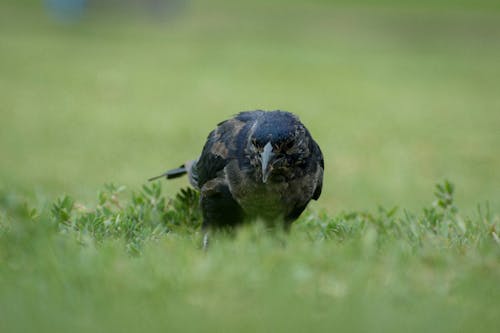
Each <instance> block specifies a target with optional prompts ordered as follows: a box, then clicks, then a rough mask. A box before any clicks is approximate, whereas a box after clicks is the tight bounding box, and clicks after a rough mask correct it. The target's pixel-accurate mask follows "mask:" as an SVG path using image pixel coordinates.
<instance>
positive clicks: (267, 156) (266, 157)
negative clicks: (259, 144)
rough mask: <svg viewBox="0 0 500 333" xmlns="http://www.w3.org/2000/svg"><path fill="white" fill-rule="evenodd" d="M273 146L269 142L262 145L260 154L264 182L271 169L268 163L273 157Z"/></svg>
mask: <svg viewBox="0 0 500 333" xmlns="http://www.w3.org/2000/svg"><path fill="white" fill-rule="evenodd" d="M273 156H274V153H273V146H272V145H271V142H268V143H266V145H265V146H264V150H263V151H262V153H261V154H260V157H261V160H262V182H263V183H266V182H267V178H268V177H269V173H270V172H271V170H272V166H271V165H270V164H269V161H270V160H271V159H272V158H273Z"/></svg>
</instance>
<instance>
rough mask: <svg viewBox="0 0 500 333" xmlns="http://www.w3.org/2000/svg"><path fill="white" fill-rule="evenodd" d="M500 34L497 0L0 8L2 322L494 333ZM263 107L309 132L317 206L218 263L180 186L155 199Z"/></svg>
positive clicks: (78, 328) (236, 245)
mask: <svg viewBox="0 0 500 333" xmlns="http://www.w3.org/2000/svg"><path fill="white" fill-rule="evenodd" d="M499 41H500V7H499V6H498V4H496V3H495V2H490V1H486V0H482V1H476V2H474V3H473V4H472V3H468V2H465V1H447V0H441V1H433V2H431V1H423V2H419V3H416V2H415V3H413V4H409V3H408V4H404V5H403V4H401V3H398V2H393V1H388V0H385V1H380V2H377V3H375V2H372V1H368V0H366V1H362V0H357V1H354V2H347V1H338V2H330V1H319V0H316V1H310V2H307V3H305V2H299V1H288V2H285V1H280V0H273V1H260V0H259V1H253V2H248V3H234V2H230V1H222V0H218V1H210V2H203V1H190V2H189V3H187V4H186V5H184V6H180V7H178V9H177V11H175V12H171V13H169V15H167V16H161V15H154V16H148V15H147V14H145V13H142V14H139V13H130V12H126V11H118V12H115V11H114V10H113V8H101V9H99V10H98V9H96V8H93V9H91V10H90V11H89V12H88V13H87V15H85V16H84V18H83V19H82V20H81V21H78V22H73V23H68V22H57V21H54V20H52V19H51V18H50V16H49V15H47V13H46V10H45V9H44V7H43V6H42V4H40V3H39V2H37V1H28V0H26V1H14V0H5V1H2V2H1V3H0V74H1V75H0V125H1V126H0V161H1V162H0V331H1V332H26V331H34V330H36V331H50V332H67V331H74V332H88V331H93V332H100V331H103V332H105V331H106V332H109V331H112V332H114V331H124V332H127V331H130V332H135V331H139V330H141V331H169V330H170V331H223V332H231V331H242V332H256V331H269V332H274V331H285V330H286V331H292V332H293V331H297V332H303V331H305V330H314V331H327V330H328V331H331V330H335V329H336V330H340V331H368V330H370V331H379V332H388V331H394V332H396V331H403V330H405V331H414V332H422V331H435V332H443V331H446V332H456V331H464V332H467V331H478V332H479V331H484V332H486V331H494V330H495V329H497V327H498V318H497V317H498V314H499V313H500V301H499V300H500V287H499V284H498V281H500V245H499V242H500V240H499V238H498V233H499V228H500V221H499V212H500V177H499V176H498V170H500V154H499V153H498V147H500V94H499V91H500V79H499V78H500V61H499V59H500V43H499ZM256 108H261V109H284V110H288V111H292V112H294V113H296V114H298V115H299V116H300V118H301V119H302V121H303V122H304V123H305V124H306V125H307V127H308V128H309V129H310V131H311V133H312V135H313V136H314V138H315V139H316V141H318V143H319V144H320V146H321V148H322V150H323V153H324V155H325V180H324V188H323V195H322V197H321V198H320V200H319V201H318V202H315V203H313V204H312V205H311V206H310V209H309V210H308V211H307V212H306V213H305V214H304V215H303V216H302V217H301V219H300V220H299V221H297V223H296V225H295V226H294V228H293V229H292V233H291V234H290V235H281V234H279V233H278V234H275V233H269V232H268V231H267V230H265V229H264V228H263V227H262V226H261V225H260V224H259V223H256V224H254V225H250V226H247V227H245V228H243V229H242V230H240V231H238V232H236V234H235V235H217V236H215V239H214V242H213V243H212V244H213V246H211V248H210V249H209V251H208V252H207V253H204V252H202V251H200V249H199V245H200V234H199V231H198V225H199V212H198V211H197V209H196V203H195V202H196V200H195V197H189V196H188V197H187V198H186V197H184V198H183V199H182V198H179V197H178V198H177V199H175V198H176V195H177V194H178V193H179V190H180V189H181V188H183V187H184V186H186V185H187V181H186V179H180V180H175V181H171V182H161V184H162V186H161V193H160V192H159V191H160V187H158V186H157V185H153V186H151V185H148V187H146V188H143V187H142V186H143V184H144V183H145V180H146V179H147V178H149V177H150V176H153V175H156V174H158V173H160V172H162V171H164V170H165V169H168V168H170V167H176V166H178V165H179V164H180V163H182V162H183V161H186V160H188V159H191V158H194V157H196V156H197V154H199V153H200V152H201V148H202V145H203V143H204V140H205V138H206V136H207V134H208V132H209V131H210V130H211V129H212V128H213V127H214V126H215V124H217V123H218V122H219V121H221V120H223V119H225V118H227V117H230V116H231V115H233V114H235V113H237V112H239V111H242V110H250V109H256ZM444 179H449V180H450V181H451V182H452V183H453V184H454V185H455V187H454V190H453V191H451V187H450V186H448V188H447V187H446V186H445V185H442V187H440V188H435V184H445V183H444ZM106 184H116V186H112V185H106ZM121 186H124V187H121ZM433 192H437V196H436V195H435V194H434V193H433ZM452 192H453V193H452ZM189 193H191V192H189ZM65 195H67V196H65ZM96 195H97V197H96ZM190 195H192V193H191V194H190ZM62 198H66V199H62ZM440 202H441V205H440ZM382 207H383V208H382ZM396 207H397V208H396Z"/></svg>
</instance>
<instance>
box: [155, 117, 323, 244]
mask: <svg viewBox="0 0 500 333" xmlns="http://www.w3.org/2000/svg"><path fill="white" fill-rule="evenodd" d="M323 171H324V160H323V154H322V153H321V149H320V148H319V146H318V144H317V143H316V142H315V141H314V140H313V138H312V137H311V134H310V133H309V131H308V130H307V128H306V127H305V126H304V125H303V124H302V123H301V122H300V120H299V118H298V117H297V116H295V115H294V114H292V113H290V112H286V111H280V110H276V111H262V110H256V111H244V112H240V113H238V114H237V115H236V116H235V117H233V118H231V119H228V120H225V121H223V122H221V123H219V124H218V125H217V127H216V128H215V129H214V130H213V131H212V132H210V134H209V135H208V138H207V141H206V143H205V146H204V147H203V150H202V152H201V155H200V156H199V158H198V159H197V160H193V161H189V162H187V163H185V164H183V165H181V166H180V167H179V168H176V169H172V170H169V171H167V172H166V173H164V174H161V175H160V176H156V177H153V178H151V179H149V180H150V181H151V180H155V179H158V178H162V177H166V178H167V179H172V178H176V177H179V176H182V175H184V174H188V176H189V181H190V183H191V185H192V186H193V187H194V188H195V189H197V190H199V191H200V207H201V210H202V215H203V222H202V230H204V231H205V237H204V247H206V245H207V241H208V231H209V230H210V229H218V228H224V227H234V226H236V225H239V224H241V223H243V222H245V221H248V220H253V219H257V218H260V219H262V220H264V221H266V222H267V223H270V224H272V225H275V224H276V223H280V224H282V225H283V227H284V229H285V230H289V228H290V226H291V224H292V222H293V221H295V220H296V219H297V218H298V217H299V216H300V214H301V213H302V212H303V211H304V209H305V208H306V206H307V204H308V203H309V202H310V201H311V199H314V200H317V199H318V198H319V197H320V195H321V190H322V187H323Z"/></svg>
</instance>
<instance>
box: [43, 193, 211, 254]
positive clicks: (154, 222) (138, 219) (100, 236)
mask: <svg viewBox="0 0 500 333" xmlns="http://www.w3.org/2000/svg"><path fill="white" fill-rule="evenodd" d="M124 190H125V188H124V187H123V186H121V187H117V186H115V185H113V184H108V185H106V186H105V187H104V189H103V190H102V191H100V192H99V194H98V204H97V206H96V207H95V208H88V207H87V206H84V205H83V204H80V203H77V202H75V201H74V200H73V199H72V198H70V197H68V196H63V197H62V198H60V199H58V200H56V202H55V203H54V204H53V206H52V210H51V213H52V214H51V215H52V219H53V220H54V222H55V223H56V224H57V225H59V228H60V230H61V231H62V232H71V233H76V234H77V236H78V239H80V240H82V241H83V240H86V239H87V240H88V239H89V237H90V239H92V240H93V241H95V242H97V243H101V242H102V241H103V240H104V239H109V238H112V239H124V240H125V241H126V243H127V248H128V249H129V250H130V252H132V253H138V252H139V251H140V248H141V245H142V244H143V242H144V241H146V240H154V239H157V238H159V237H162V236H163V235H165V234H167V233H169V232H171V231H173V230H175V231H176V232H177V233H183V232H191V233H192V232H193V231H194V230H195V229H196V228H197V226H198V225H199V224H200V223H201V218H200V213H199V210H198V208H197V205H198V194H197V192H196V191H194V190H192V189H183V190H181V191H180V192H179V194H177V195H176V197H175V198H174V199H167V198H165V196H163V195H162V189H161V184H160V183H153V184H151V185H144V186H143V187H142V189H141V191H139V192H133V193H132V196H131V200H128V201H126V200H124V199H123V198H122V197H123V192H124ZM180 226H182V228H180ZM87 236H89V237H87Z"/></svg>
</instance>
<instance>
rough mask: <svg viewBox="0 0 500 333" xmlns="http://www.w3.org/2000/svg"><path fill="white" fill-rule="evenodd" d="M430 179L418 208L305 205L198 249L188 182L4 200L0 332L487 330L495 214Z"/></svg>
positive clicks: (497, 293)
mask: <svg viewBox="0 0 500 333" xmlns="http://www.w3.org/2000/svg"><path fill="white" fill-rule="evenodd" d="M453 192H454V187H453V186H452V185H451V184H450V183H444V184H443V185H439V186H438V187H437V188H436V194H435V196H436V199H435V202H434V204H432V205H429V206H428V207H426V208H425V209H423V210H422V211H420V212H410V211H406V210H404V211H398V210H397V209H390V210H387V209H383V208H379V209H378V210H377V211H375V212H346V213H340V214H338V215H334V216H329V215H327V214H325V213H319V214H318V213H313V212H308V213H307V214H305V215H304V216H303V217H302V218H301V219H300V220H299V221H298V222H297V223H296V224H295V227H294V229H293V232H292V233H291V234H290V235H284V234H281V233H280V232H276V231H274V232H271V231H269V230H266V229H265V228H264V227H263V225H261V224H259V223H255V224H250V225H248V226H246V227H245V228H242V229H239V230H238V231H237V232H236V233H235V234H234V235H232V236H231V235H227V234H217V235H215V236H214V237H213V239H212V242H211V246H210V248H209V250H208V251H207V252H204V251H202V250H201V249H200V245H201V235H200V233H199V231H198V228H197V226H198V225H199V222H200V217H199V213H198V211H197V209H196V207H197V204H196V202H197V200H196V194H195V192H193V191H192V190H191V191H183V192H181V193H179V195H178V196H177V197H176V198H175V199H168V198H166V197H165V196H164V195H163V194H162V192H161V187H160V185H153V186H151V187H144V188H143V190H142V191H140V192H137V193H134V194H133V195H132V197H131V198H130V199H127V198H123V194H120V189H119V188H117V187H114V186H107V187H106V188H105V189H104V190H103V191H101V192H100V194H99V197H98V202H97V204H96V205H95V207H94V208H90V207H85V206H83V205H82V204H81V203H77V202H75V201H74V200H73V199H71V198H70V197H67V196H65V197H63V198H60V199H58V200H56V202H54V203H53V204H52V205H51V207H50V211H49V209H48V208H49V207H47V209H45V210H36V209H30V208H27V207H26V205H25V203H23V200H20V199H19V198H17V199H16V198H12V197H11V198H6V197H3V198H2V201H1V203H2V207H3V210H4V212H5V213H4V216H3V217H2V220H1V221H2V224H1V225H0V226H1V229H0V310H1V311H0V313H1V316H2V320H1V321H0V329H1V331H2V332H23V331H32V330H34V329H35V328H36V330H37V331H41V332H45V331H47V332H68V331H71V332H87V331H92V332H101V331H102V332H109V331H112V332H115V331H125V332H136V331H144V330H146V331H149V332H160V331H227V332H233V331H242V332H256V331H267V332H276V331H288V332H303V331H305V330H313V331H327V330H328V331H330V330H342V331H370V332H399V331H401V330H405V331H410V332H421V331H428V332H456V331H475V332H488V331H494V330H495V328H496V327H497V324H498V312H499V311H500V288H499V287H498V281H499V278H500V262H499V256H500V240H499V238H498V230H499V228H500V220H499V217H498V215H497V214H493V212H491V211H490V210H489V209H488V207H484V206H483V207H479V208H478V210H477V211H476V213H475V214H474V215H472V216H464V215H462V214H461V213H460V212H459V210H458V208H457V207H456V206H455V203H454V197H453Z"/></svg>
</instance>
